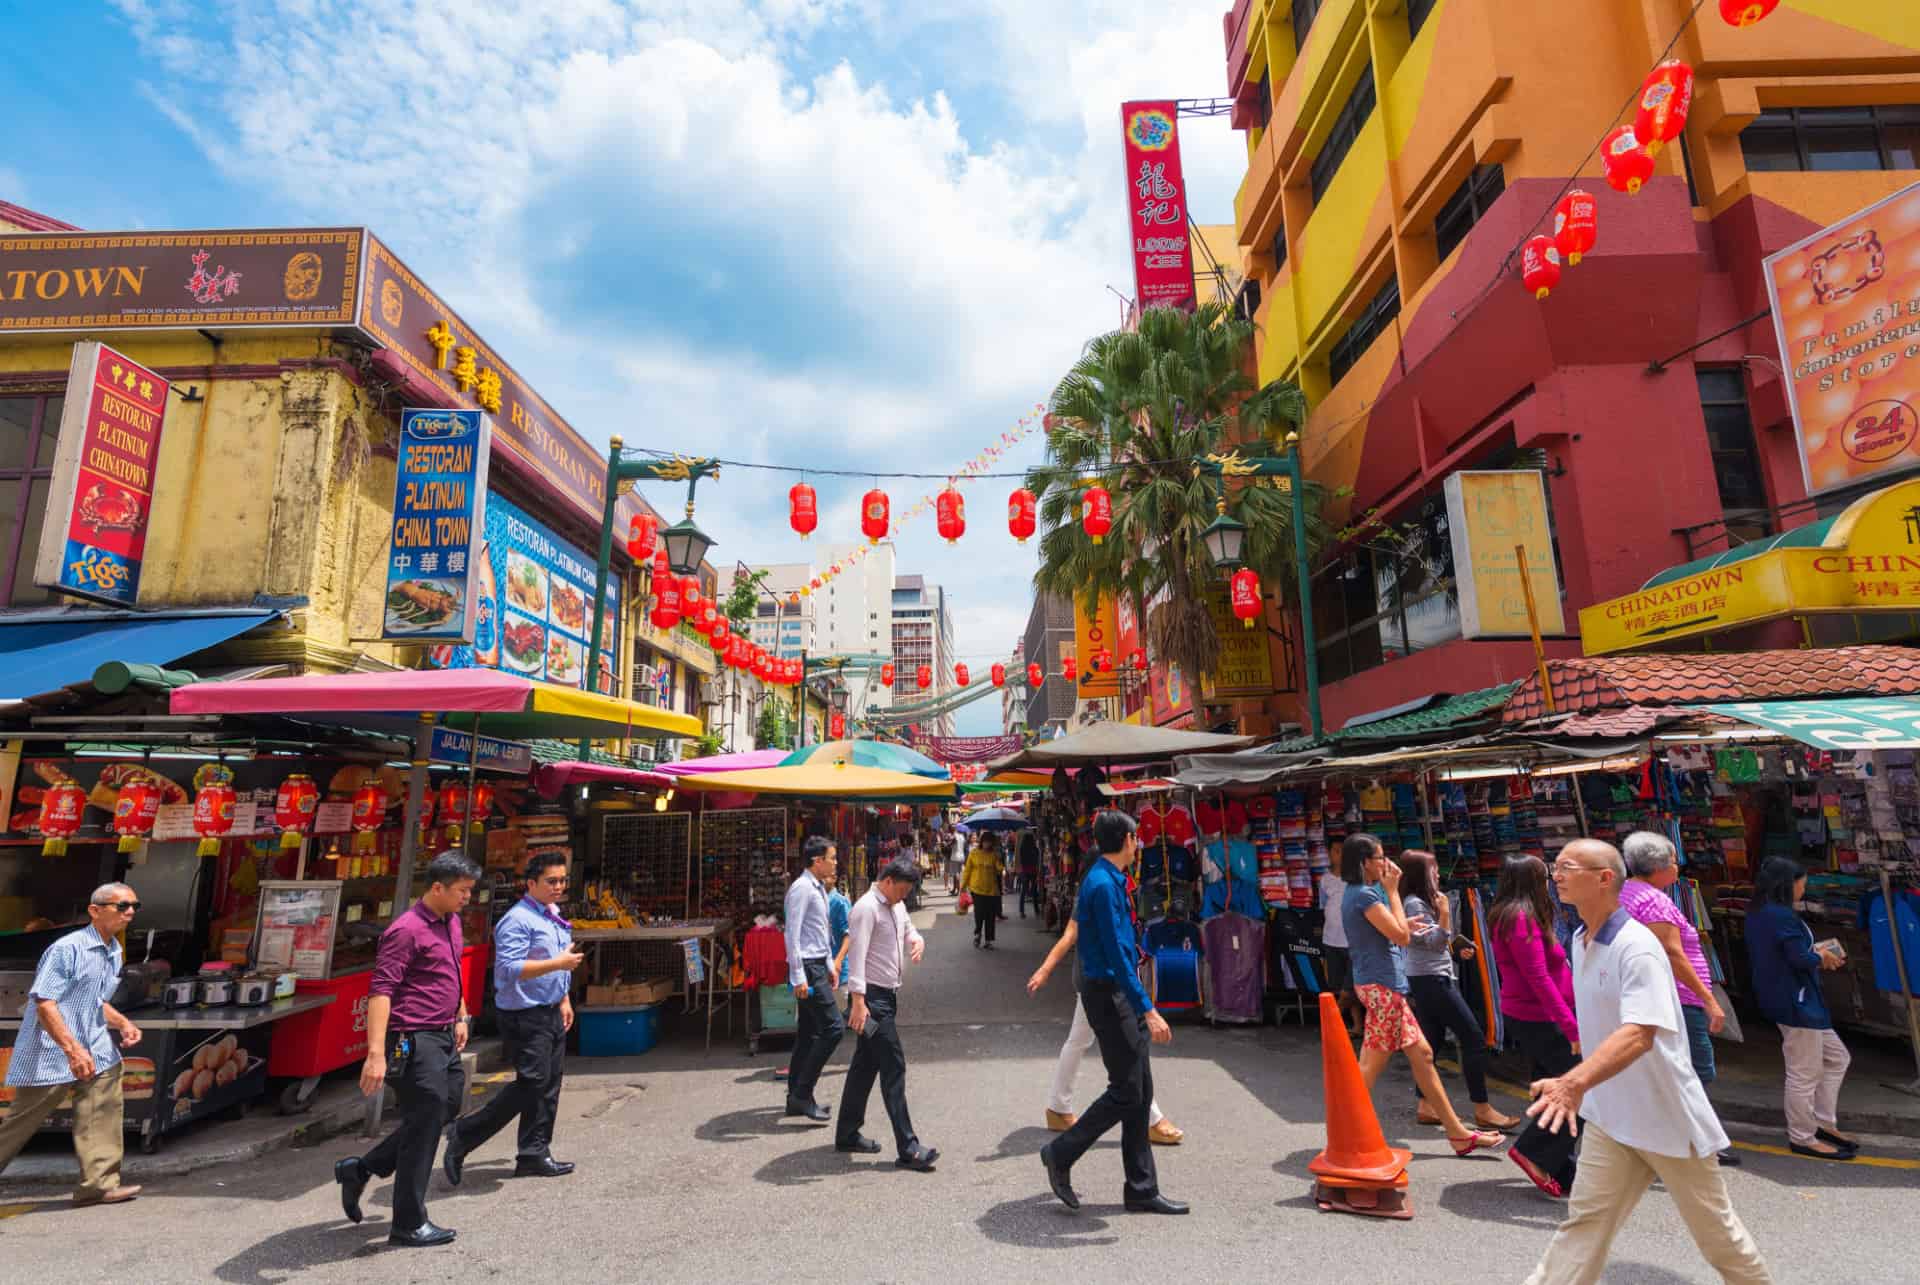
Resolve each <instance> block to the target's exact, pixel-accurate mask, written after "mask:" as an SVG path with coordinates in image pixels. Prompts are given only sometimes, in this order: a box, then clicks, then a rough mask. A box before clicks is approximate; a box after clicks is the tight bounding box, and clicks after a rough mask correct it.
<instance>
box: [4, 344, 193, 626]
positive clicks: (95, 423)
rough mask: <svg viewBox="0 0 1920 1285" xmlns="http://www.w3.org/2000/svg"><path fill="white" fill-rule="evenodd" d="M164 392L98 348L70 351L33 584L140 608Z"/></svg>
mask: <svg viewBox="0 0 1920 1285" xmlns="http://www.w3.org/2000/svg"><path fill="white" fill-rule="evenodd" d="M167 389H168V384H167V381H166V380H164V379H162V378H160V376H158V375H156V374H154V373H153V372H152V371H150V370H148V369H147V368H146V367H144V366H141V365H139V364H138V363H136V362H133V361H129V360H128V359H127V358H125V357H123V356H121V355H120V354H119V353H117V352H115V351H114V350H113V349H111V348H109V347H107V346H106V345H105V344H98V343H83V344H75V345H74V346H73V364H72V365H71V366H70V367H69V368H68V371H67V395H66V407H65V409H64V410H63V411H62V412H61V415H60V439H59V443H58V445H56V446H55V448H54V456H53V479H52V482H51V484H50V486H49V489H48V494H47V511H46V516H45V517H44V518H43V519H42V521H41V525H40V551H39V555H38V557H37V558H36V559H35V560H34V564H33V582H34V583H35V584H37V585H40V586H43V587H45V588H48V589H57V590H59V591H60V592H62V593H68V594H73V595H74V596H76V597H80V598H91V599H95V600H97V601H100V602H105V603H111V604H113V605H115V606H122V607H127V606H132V605H133V603H134V602H135V601H136V600H137V599H138V598H139V596H140V565H141V563H142V561H144V560H145V558H146V550H147V522H148V519H149V518H150V516H151V514H152V509H153V475H154V469H155V467H156V466H157V464H158V463H159V459H160V430H161V427H162V425H163V424H164V423H165V421H166V417H167Z"/></svg>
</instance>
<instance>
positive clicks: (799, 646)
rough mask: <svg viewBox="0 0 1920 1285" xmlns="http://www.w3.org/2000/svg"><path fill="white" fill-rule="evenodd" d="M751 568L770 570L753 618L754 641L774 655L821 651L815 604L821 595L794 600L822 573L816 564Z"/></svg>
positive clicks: (804, 563)
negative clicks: (757, 609)
mask: <svg viewBox="0 0 1920 1285" xmlns="http://www.w3.org/2000/svg"><path fill="white" fill-rule="evenodd" d="M748 569H749V570H751V571H754V572H760V571H764V572H766V573H767V579H766V585H765V589H764V592H763V593H762V595H761V598H760V609H759V612H758V614H757V615H756V616H755V618H754V622H753V638H752V641H753V642H754V643H755V644H756V645H758V646H759V647H761V648H762V649H763V650H765V651H766V652H767V653H768V654H769V655H773V656H782V657H788V658H793V657H797V656H799V655H800V653H801V652H802V651H805V652H806V653H807V654H808V655H815V654H817V653H818V652H819V650H820V639H819V629H818V621H819V615H818V613H817V611H816V609H815V604H816V601H817V599H818V597H819V595H817V594H813V593H809V594H807V595H806V596H805V597H802V598H801V599H800V600H799V602H798V603H795V602H793V601H792V598H793V596H794V595H795V594H798V593H799V592H800V590H802V589H804V588H806V587H807V586H809V585H810V584H812V582H813V578H814V577H815V576H816V575H818V574H819V572H818V571H817V570H816V569H815V568H814V566H813V564H812V563H810V562H776V563H769V564H767V565H764V566H758V567H750V568H748Z"/></svg>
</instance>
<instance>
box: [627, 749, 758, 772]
mask: <svg viewBox="0 0 1920 1285" xmlns="http://www.w3.org/2000/svg"><path fill="white" fill-rule="evenodd" d="M786 757H787V751H785V750H745V751H743V752H741V753H739V754H709V755H708V756H707V757H706V758H698V759H681V760H680V761H679V762H677V763H656V764H654V765H653V770H654V771H656V772H662V773H665V774H666V775H667V776H703V775H706V774H709V773H713V772H745V771H748V770H750V769H753V768H761V767H779V766H780V764H781V763H783V762H785V761H786Z"/></svg>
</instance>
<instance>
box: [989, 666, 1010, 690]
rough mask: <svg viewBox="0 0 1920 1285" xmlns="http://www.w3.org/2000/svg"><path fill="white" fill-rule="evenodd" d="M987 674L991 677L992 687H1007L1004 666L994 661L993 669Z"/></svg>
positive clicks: (1005, 668)
mask: <svg viewBox="0 0 1920 1285" xmlns="http://www.w3.org/2000/svg"><path fill="white" fill-rule="evenodd" d="M987 672H988V673H989V674H991V675H992V676H993V685H994V686H995V687H1005V686H1006V685H1007V667H1006V666H1005V665H1002V664H1000V663H999V662H998V661H996V662H994V666H993V668H992V669H990V670H988V671H987Z"/></svg>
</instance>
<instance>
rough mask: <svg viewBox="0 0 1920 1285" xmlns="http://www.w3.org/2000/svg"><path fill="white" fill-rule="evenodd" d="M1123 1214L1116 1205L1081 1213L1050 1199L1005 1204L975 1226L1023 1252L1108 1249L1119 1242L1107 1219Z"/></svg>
mask: <svg viewBox="0 0 1920 1285" xmlns="http://www.w3.org/2000/svg"><path fill="white" fill-rule="evenodd" d="M1120 1212H1122V1207H1121V1206H1119V1205H1082V1206H1081V1207H1080V1212H1079V1213H1075V1212H1073V1211H1072V1210H1070V1209H1068V1208H1066V1207H1065V1206H1063V1205H1061V1204H1060V1203H1059V1202H1058V1201H1056V1200H1055V1199H1054V1198H1053V1197H1052V1196H1046V1195H1041V1196H1030V1197H1028V1198H1027V1199H1025V1200H1008V1201H1003V1202H1002V1203H1000V1204H997V1205H995V1206H994V1207H993V1208H991V1209H989V1210H987V1212H986V1213H984V1214H982V1215H980V1217H979V1218H978V1219H977V1220H976V1225H977V1226H978V1227H979V1228H980V1230H981V1231H983V1232H985V1233H986V1235H987V1237H988V1239H990V1240H993V1241H997V1242H998V1243H1000V1244H1002V1245H1018V1246H1019V1247H1021V1248H1022V1249H1081V1248H1084V1247H1086V1246H1089V1245H1111V1244H1114V1243H1115V1242H1116V1241H1118V1240H1119V1239H1120V1238H1119V1237H1118V1236H1115V1235H1104V1236H1103V1235H1101V1234H1100V1233H1101V1232H1105V1231H1108V1229H1109V1224H1108V1221H1107V1216H1109V1215H1113V1214H1118V1213H1120Z"/></svg>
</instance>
